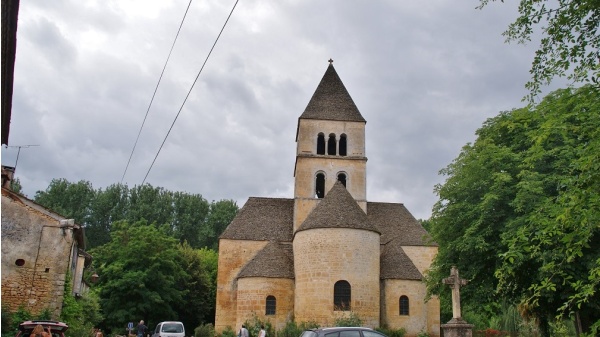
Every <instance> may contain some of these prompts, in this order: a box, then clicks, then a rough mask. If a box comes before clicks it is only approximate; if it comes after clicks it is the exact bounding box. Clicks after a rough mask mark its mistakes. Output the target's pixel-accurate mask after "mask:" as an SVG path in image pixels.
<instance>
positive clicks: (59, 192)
mask: <svg viewBox="0 0 600 337" xmlns="http://www.w3.org/2000/svg"><path fill="white" fill-rule="evenodd" d="M95 194H96V191H95V190H94V188H93V187H92V184H91V183H90V182H88V181H85V180H80V181H79V182H77V183H71V182H69V181H67V180H66V179H52V181H51V182H50V185H49V186H48V188H47V189H46V190H45V191H37V192H36V193H35V197H34V201H35V202H37V203H38V204H40V205H43V206H45V207H47V208H49V209H51V210H53V211H54V212H57V213H58V214H60V215H62V216H64V217H67V218H71V219H74V220H75V222H76V223H78V224H85V223H86V221H87V218H88V216H89V214H90V203H91V202H92V200H93V199H94V197H95Z"/></svg>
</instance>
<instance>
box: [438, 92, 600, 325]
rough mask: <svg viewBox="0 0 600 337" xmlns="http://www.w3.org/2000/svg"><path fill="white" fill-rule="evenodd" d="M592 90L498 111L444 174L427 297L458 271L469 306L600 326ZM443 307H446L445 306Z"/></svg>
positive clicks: (599, 111)
mask: <svg viewBox="0 0 600 337" xmlns="http://www.w3.org/2000/svg"><path fill="white" fill-rule="evenodd" d="M599 97H600V96H599V93H598V90H597V88H596V87H593V86H584V87H582V88H580V89H577V90H574V89H567V90H558V91H556V92H554V93H552V94H550V95H548V96H547V97H545V98H544V99H543V101H542V102H541V103H540V104H538V105H537V106H535V107H533V108H523V109H517V110H513V111H510V112H504V113H501V114H500V115H499V116H497V117H495V118H492V119H489V120H488V121H487V122H486V123H485V124H484V125H483V127H482V128H480V129H479V130H478V131H477V136H478V137H477V140H476V141H475V143H474V144H467V145H466V146H465V147H463V149H462V151H461V153H460V155H459V156H458V158H456V159H455V160H454V161H453V162H452V163H451V164H450V165H448V167H447V168H445V169H444V170H442V171H441V174H444V175H446V176H447V179H446V181H445V183H444V184H443V185H439V186H437V187H436V193H437V194H438V196H439V201H438V202H437V203H436V205H435V206H434V210H433V215H432V218H431V223H430V226H431V234H432V236H433V238H434V239H435V240H436V241H437V242H438V244H439V247H440V248H439V253H438V255H437V257H436V259H435V261H434V264H433V269H432V272H431V273H430V274H429V276H428V287H429V290H430V292H432V293H437V294H440V293H441V294H442V296H441V298H442V301H444V302H445V303H448V299H447V295H448V293H449V291H442V289H443V288H442V285H441V279H442V278H443V277H445V276H447V274H448V272H449V270H450V267H451V266H452V265H456V266H457V267H458V268H459V270H460V271H461V276H462V277H466V278H468V279H470V280H471V282H470V283H469V285H468V286H467V287H465V288H464V289H463V290H464V291H462V292H461V293H462V294H463V296H464V298H465V301H464V302H463V303H465V304H466V305H467V307H468V306H469V305H471V306H473V309H475V308H478V309H477V310H478V311H477V312H481V311H482V309H483V310H484V311H487V312H488V313H490V314H493V313H497V312H498V311H499V310H500V306H501V304H500V303H502V301H501V300H500V299H501V298H502V299H506V300H508V301H509V302H510V303H509V304H518V306H519V308H520V310H521V312H522V313H523V314H525V315H529V316H531V317H535V318H537V320H538V322H540V328H541V330H542V332H543V333H544V334H545V335H546V336H547V335H548V334H549V326H550V322H551V321H553V320H554V317H557V316H558V318H559V319H560V318H562V317H563V316H570V317H572V316H578V317H579V318H580V319H581V323H582V326H583V328H584V330H585V331H588V332H590V333H595V332H596V331H597V330H598V328H599V326H600V314H599V313H600V306H599V304H600V295H599V292H598V285H599V283H600V99H599ZM443 307H444V306H443Z"/></svg>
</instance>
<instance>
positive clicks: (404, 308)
mask: <svg viewBox="0 0 600 337" xmlns="http://www.w3.org/2000/svg"><path fill="white" fill-rule="evenodd" d="M408 313H409V311H408V297H407V296H405V295H402V296H400V315H402V316H408Z"/></svg>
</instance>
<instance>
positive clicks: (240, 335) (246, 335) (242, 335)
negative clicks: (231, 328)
mask: <svg viewBox="0 0 600 337" xmlns="http://www.w3.org/2000/svg"><path fill="white" fill-rule="evenodd" d="M238 337H250V334H249V333H248V329H246V326H245V325H244V324H242V328H241V329H240V332H239V333H238Z"/></svg>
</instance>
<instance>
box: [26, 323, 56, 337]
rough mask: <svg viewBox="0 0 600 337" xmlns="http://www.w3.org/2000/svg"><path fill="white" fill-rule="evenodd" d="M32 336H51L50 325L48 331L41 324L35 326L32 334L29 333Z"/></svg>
mask: <svg viewBox="0 0 600 337" xmlns="http://www.w3.org/2000/svg"><path fill="white" fill-rule="evenodd" d="M29 336H30V337H34V336H35V337H51V336H52V332H50V327H48V332H46V330H44V327H43V326H42V325H41V324H38V325H36V326H35V328H33V331H31V334H30V335H29Z"/></svg>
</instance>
